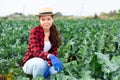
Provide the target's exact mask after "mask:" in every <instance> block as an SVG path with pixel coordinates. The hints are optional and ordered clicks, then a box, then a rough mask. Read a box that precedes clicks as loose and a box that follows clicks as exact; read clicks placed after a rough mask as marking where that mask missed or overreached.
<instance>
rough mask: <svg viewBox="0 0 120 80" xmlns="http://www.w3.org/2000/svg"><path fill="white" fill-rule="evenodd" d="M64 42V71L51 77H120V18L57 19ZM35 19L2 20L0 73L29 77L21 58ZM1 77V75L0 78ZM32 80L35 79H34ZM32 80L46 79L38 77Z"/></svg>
mask: <svg viewBox="0 0 120 80" xmlns="http://www.w3.org/2000/svg"><path fill="white" fill-rule="evenodd" d="M55 24H56V25H57V26H58V29H59V30H60V32H61V37H62V41H63V44H62V45H61V47H60V48H59V50H58V51H59V57H60V60H61V61H62V62H63V64H64V71H63V72H61V73H58V74H56V75H52V76H51V77H50V79H51V80H120V20H119V19H118V18H117V19H113V18H112V20H109V19H99V18H98V17H97V18H93V19H92V18H87V19H80V18H73V17H68V18H66V17H62V18H56V20H55ZM37 25H39V21H37V20H36V19H35V20H34V19H33V20H8V19H1V20H0V75H1V76H2V75H4V76H7V79H8V80H29V79H30V78H31V76H29V75H26V74H24V73H23V71H22V68H21V67H20V63H21V60H22V59H23V56H24V54H25V51H26V48H27V40H28V34H29V30H30V29H31V28H32V27H34V26H37ZM1 76H0V77H1ZM31 79H32V78H31ZM32 80H44V79H43V77H41V76H39V77H38V78H36V79H32Z"/></svg>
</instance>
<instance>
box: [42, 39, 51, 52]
mask: <svg viewBox="0 0 120 80" xmlns="http://www.w3.org/2000/svg"><path fill="white" fill-rule="evenodd" d="M51 46H52V45H51V43H50V41H44V51H45V52H48V51H49V50H50V49H51Z"/></svg>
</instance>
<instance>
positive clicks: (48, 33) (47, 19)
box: [22, 7, 63, 78]
mask: <svg viewBox="0 0 120 80" xmlns="http://www.w3.org/2000/svg"><path fill="white" fill-rule="evenodd" d="M37 16H38V17H39V21H40V25H39V26H36V27H34V28H32V29H31V30H30V34H29V39H28V47H27V50H26V53H25V55H24V59H23V65H22V69H23V71H24V72H25V73H26V74H31V75H32V76H33V78H35V77H37V76H39V75H41V76H43V77H44V78H47V77H49V76H50V75H52V74H56V73H57V72H60V71H62V70H63V65H62V62H61V61H60V60H59V59H58V57H57V55H58V52H57V48H59V46H60V44H61V38H60V32H59V31H58V30H57V27H56V26H55V25H54V14H53V12H52V9H51V8H49V7H45V8H43V9H41V10H40V12H39V14H38V15H37Z"/></svg>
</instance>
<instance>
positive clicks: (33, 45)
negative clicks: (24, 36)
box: [22, 25, 58, 66]
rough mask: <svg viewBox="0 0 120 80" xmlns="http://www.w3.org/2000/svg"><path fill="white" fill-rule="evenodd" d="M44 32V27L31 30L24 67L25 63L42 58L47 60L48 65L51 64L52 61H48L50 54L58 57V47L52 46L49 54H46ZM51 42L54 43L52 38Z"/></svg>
mask: <svg viewBox="0 0 120 80" xmlns="http://www.w3.org/2000/svg"><path fill="white" fill-rule="evenodd" d="M44 37H45V35H44V31H43V28H42V26H40V25H39V26H37V27H34V28H32V29H31V30H30V34H29V39H28V48H27V50H26V53H25V55H24V59H23V61H22V66H23V65H24V63H25V62H26V61H27V60H29V59H30V58H33V57H40V58H42V59H44V60H47V62H48V64H51V61H50V59H47V55H48V53H50V54H53V55H55V56H57V54H58V53H57V47H56V46H52V47H51V49H50V50H49V51H48V52H44ZM49 39H50V42H52V39H51V37H49Z"/></svg>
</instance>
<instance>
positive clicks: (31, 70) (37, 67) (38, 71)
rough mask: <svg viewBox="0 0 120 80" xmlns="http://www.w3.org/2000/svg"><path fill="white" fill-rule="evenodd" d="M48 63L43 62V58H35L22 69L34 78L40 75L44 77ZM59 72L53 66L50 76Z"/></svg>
mask: <svg viewBox="0 0 120 80" xmlns="http://www.w3.org/2000/svg"><path fill="white" fill-rule="evenodd" d="M47 65H48V64H47V61H45V60H43V59H42V58H38V57H34V58H31V59H29V60H28V61H27V62H26V63H25V64H24V66H23V67H22V69H23V71H24V72H25V73H26V74H31V75H32V76H33V78H35V77H37V76H38V75H41V76H43V75H44V73H45V71H46V69H47ZM56 73H57V71H56V70H55V69H54V67H53V66H51V67H50V74H56Z"/></svg>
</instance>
